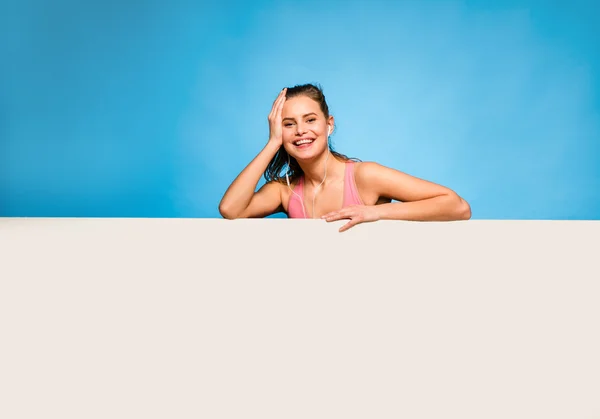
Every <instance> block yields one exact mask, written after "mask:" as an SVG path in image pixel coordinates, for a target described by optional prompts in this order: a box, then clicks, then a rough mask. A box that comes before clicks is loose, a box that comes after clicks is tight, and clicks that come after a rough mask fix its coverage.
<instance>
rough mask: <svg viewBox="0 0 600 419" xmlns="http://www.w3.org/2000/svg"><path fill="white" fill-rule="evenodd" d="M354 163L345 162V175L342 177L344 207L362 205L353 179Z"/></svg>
mask: <svg viewBox="0 0 600 419" xmlns="http://www.w3.org/2000/svg"><path fill="white" fill-rule="evenodd" d="M354 168H355V162H353V161H347V162H346V173H345V176H344V205H343V206H344V207H350V206H352V205H364V204H363V201H362V199H360V195H359V194H358V188H357V186H356V181H355V179H354Z"/></svg>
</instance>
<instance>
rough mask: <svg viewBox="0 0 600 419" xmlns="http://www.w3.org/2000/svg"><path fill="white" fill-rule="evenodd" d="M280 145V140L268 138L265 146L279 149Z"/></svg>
mask: <svg viewBox="0 0 600 419" xmlns="http://www.w3.org/2000/svg"><path fill="white" fill-rule="evenodd" d="M281 145H282V143H281V140H277V139H275V138H269V141H268V142H267V148H268V149H270V150H273V151H277V150H279V148H280V147H281Z"/></svg>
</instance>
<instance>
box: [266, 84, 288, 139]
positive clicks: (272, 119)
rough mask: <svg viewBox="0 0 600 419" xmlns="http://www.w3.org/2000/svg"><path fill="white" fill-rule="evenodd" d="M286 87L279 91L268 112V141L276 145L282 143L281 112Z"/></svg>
mask: <svg viewBox="0 0 600 419" xmlns="http://www.w3.org/2000/svg"><path fill="white" fill-rule="evenodd" d="M286 92H287V87H286V88H284V89H283V90H281V92H279V95H278V96H277V99H275V102H273V107H272V108H271V113H269V118H268V119H269V142H271V141H272V142H274V143H276V144H277V145H281V144H283V128H282V117H281V113H282V110H283V104H284V102H285V94H286Z"/></svg>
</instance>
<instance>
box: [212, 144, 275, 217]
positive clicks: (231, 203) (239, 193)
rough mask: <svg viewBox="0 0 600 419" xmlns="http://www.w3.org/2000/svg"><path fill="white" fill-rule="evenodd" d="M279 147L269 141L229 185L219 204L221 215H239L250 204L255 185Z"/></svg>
mask: <svg viewBox="0 0 600 419" xmlns="http://www.w3.org/2000/svg"><path fill="white" fill-rule="evenodd" d="M279 147H280V145H279V144H277V143H275V142H271V141H269V142H268V143H267V145H266V146H265V147H264V148H263V149H262V150H261V151H260V153H258V155H257V156H256V157H255V158H254V159H253V160H252V161H251V162H250V164H248V166H246V167H245V168H244V170H242V172H241V173H240V174H239V175H238V176H237V177H236V178H235V180H234V181H233V182H232V183H231V185H230V186H229V188H227V191H226V192H225V194H224V195H223V198H222V199H221V203H220V204H219V211H220V212H221V214H223V213H228V214H239V213H241V212H242V211H244V210H245V209H246V208H247V207H248V205H249V204H250V200H251V199H252V196H253V195H254V192H255V191H256V185H258V181H259V180H260V177H261V176H262V174H263V173H264V171H265V170H266V168H267V166H268V165H269V162H270V161H271V159H272V158H273V157H274V156H275V154H276V153H277V151H278V150H279Z"/></svg>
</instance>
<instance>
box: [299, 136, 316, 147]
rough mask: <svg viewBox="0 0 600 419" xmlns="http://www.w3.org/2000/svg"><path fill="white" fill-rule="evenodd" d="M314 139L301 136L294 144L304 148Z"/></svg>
mask: <svg viewBox="0 0 600 419" xmlns="http://www.w3.org/2000/svg"><path fill="white" fill-rule="evenodd" d="M314 141H315V140H314V139H312V138H302V139H300V140H296V141H294V145H295V146H296V147H299V148H306V147H308V146H310V145H311V144H312V143H313V142H314Z"/></svg>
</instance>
